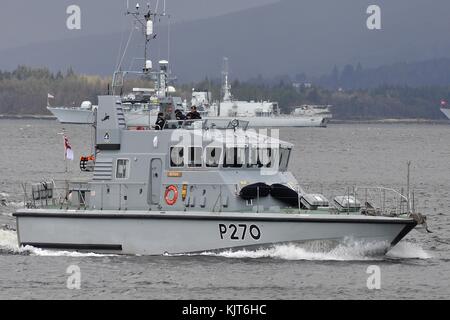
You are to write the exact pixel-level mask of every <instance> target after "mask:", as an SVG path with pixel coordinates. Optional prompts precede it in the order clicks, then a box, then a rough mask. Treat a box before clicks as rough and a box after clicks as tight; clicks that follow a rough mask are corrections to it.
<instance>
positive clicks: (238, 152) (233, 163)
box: [223, 147, 245, 168]
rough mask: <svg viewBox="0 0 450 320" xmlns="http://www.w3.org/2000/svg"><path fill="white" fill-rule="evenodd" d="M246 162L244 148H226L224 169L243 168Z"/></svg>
mask: <svg viewBox="0 0 450 320" xmlns="http://www.w3.org/2000/svg"><path fill="white" fill-rule="evenodd" d="M244 162H245V149H244V148H237V147H234V148H226V150H225V159H224V163H223V167H224V168H242V166H243V165H244Z"/></svg>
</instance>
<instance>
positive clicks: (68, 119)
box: [47, 107, 94, 124]
mask: <svg viewBox="0 0 450 320" xmlns="http://www.w3.org/2000/svg"><path fill="white" fill-rule="evenodd" d="M47 110H49V111H50V112H51V113H52V114H53V115H54V116H55V117H56V118H57V119H58V121H59V122H60V123H70V124H93V123H94V111H92V110H83V109H79V108H73V109H71V108H58V107H54V108H52V107H47Z"/></svg>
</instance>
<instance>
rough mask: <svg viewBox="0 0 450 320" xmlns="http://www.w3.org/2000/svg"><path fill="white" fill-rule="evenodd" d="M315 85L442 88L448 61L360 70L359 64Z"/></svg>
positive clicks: (449, 78) (448, 80) (449, 79)
mask: <svg viewBox="0 0 450 320" xmlns="http://www.w3.org/2000/svg"><path fill="white" fill-rule="evenodd" d="M317 84H319V85H321V86H324V87H326V88H332V89H336V88H344V89H362V88H376V87H379V86H382V85H390V86H409V87H420V86H443V85H449V84H450V59H448V58H443V59H434V60H427V61H421V62H414V63H395V64H392V65H387V66H382V67H378V68H370V69H364V68H363V67H362V65H361V64H358V65H356V66H353V65H346V66H345V67H344V68H342V69H338V68H337V67H335V68H334V70H333V71H332V72H331V73H330V74H329V75H326V76H323V77H321V78H320V79H319V80H318V81H317Z"/></svg>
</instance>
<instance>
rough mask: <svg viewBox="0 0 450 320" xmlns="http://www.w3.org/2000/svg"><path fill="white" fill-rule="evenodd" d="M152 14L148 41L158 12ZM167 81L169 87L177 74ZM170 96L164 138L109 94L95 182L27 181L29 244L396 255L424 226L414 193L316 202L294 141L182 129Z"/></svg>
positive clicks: (359, 192) (24, 228)
mask: <svg viewBox="0 0 450 320" xmlns="http://www.w3.org/2000/svg"><path fill="white" fill-rule="evenodd" d="M134 15H135V16H138V13H134ZM144 17H145V21H146V23H145V21H144V25H145V26H146V27H147V32H146V38H147V39H149V38H151V34H152V30H150V29H152V28H153V26H152V25H150V23H149V21H151V19H154V18H155V17H156V15H155V14H152V13H151V12H150V11H149V13H148V14H146V15H145V16H144ZM147 42H148V41H146V43H147ZM150 65H151V64H150V63H147V60H146V67H145V68H144V73H149V72H150V70H149V69H150V68H149V66H150ZM157 74H158V79H159V80H158V81H159V88H164V87H166V79H167V68H166V66H165V65H164V67H163V68H161V70H159V72H157ZM113 87H114V83H113ZM167 92H168V91H167V90H161V94H162V96H161V97H160V99H159V100H160V101H159V103H160V110H161V112H163V114H164V117H165V120H164V122H163V124H162V125H160V127H162V130H156V129H155V127H154V126H151V125H150V126H148V127H139V128H132V127H129V126H127V124H126V122H125V119H124V115H123V105H122V104H123V102H122V99H121V97H120V96H117V95H114V94H113V95H107V96H100V97H99V103H98V109H97V112H96V114H95V125H94V127H95V150H96V152H95V157H89V158H85V159H82V162H81V163H80V166H81V168H82V170H84V171H88V173H87V174H88V175H89V179H88V180H86V181H82V182H80V181H61V182H55V181H53V180H51V181H47V182H42V183H35V184H31V188H30V187H29V186H28V187H27V185H26V184H24V191H25V199H24V200H25V204H26V205H25V208H23V209H18V210H17V211H16V212H15V213H14V216H15V217H16V219H17V235H18V242H19V245H21V246H27V245H30V246H34V247H39V248H49V249H63V250H83V251H90V252H99V253H114V254H141V255H162V254H166V253H168V254H180V253H198V252H205V251H216V250H226V249H240V248H246V249H258V248H263V247H268V246H273V245H276V244H286V243H294V244H295V243H304V242H311V241H321V242H327V243H328V242H329V243H339V242H341V241H343V240H345V239H349V238H350V239H354V240H355V241H363V242H373V241H376V242H384V243H386V250H389V248H390V247H391V246H394V245H396V244H397V243H398V242H399V241H400V240H401V239H402V238H403V237H405V236H406V235H407V234H408V233H409V232H410V231H411V230H412V229H413V228H415V227H416V225H417V224H418V223H422V222H424V221H425V220H424V218H423V217H422V216H421V215H420V214H417V213H415V212H414V210H413V208H414V206H413V205H412V206H411V201H410V197H409V192H408V194H407V195H406V196H405V195H402V194H401V193H399V192H396V191H394V190H391V189H386V188H366V187H364V188H358V187H354V188H351V189H350V188H348V189H347V191H346V192H344V194H343V195H341V196H337V197H334V198H333V200H332V201H328V199H327V198H326V197H325V196H323V195H321V194H310V193H307V192H305V191H304V190H303V188H302V186H301V185H300V184H299V182H298V181H297V180H296V178H295V177H294V175H293V174H292V173H291V172H289V162H290V161H291V152H292V148H293V146H292V145H291V144H290V143H287V142H284V141H282V140H280V139H278V137H273V136H269V135H267V134H259V133H257V132H256V131H254V130H248V129H247V128H246V126H247V124H248V123H246V122H245V121H239V120H232V121H230V120H177V118H176V110H175V109H176V107H174V106H176V105H177V101H179V100H180V99H179V98H178V97H171V96H170V94H169V93H167ZM272 135H273V134H272ZM375 198H376V199H382V201H380V203H378V204H377V203H376V202H375V201H374V200H372V199H375ZM359 199H361V200H359ZM389 199H390V200H389Z"/></svg>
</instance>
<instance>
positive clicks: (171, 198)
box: [164, 185, 178, 206]
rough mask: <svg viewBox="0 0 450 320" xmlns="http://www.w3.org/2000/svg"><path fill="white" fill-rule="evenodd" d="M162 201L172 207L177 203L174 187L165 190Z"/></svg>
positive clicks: (176, 192)
mask: <svg viewBox="0 0 450 320" xmlns="http://www.w3.org/2000/svg"><path fill="white" fill-rule="evenodd" d="M164 199H165V200H166V203H167V204H168V205H169V206H172V205H174V204H175V202H177V199H178V189H177V187H175V186H174V185H170V186H168V187H167V189H166V193H165V194H164Z"/></svg>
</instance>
